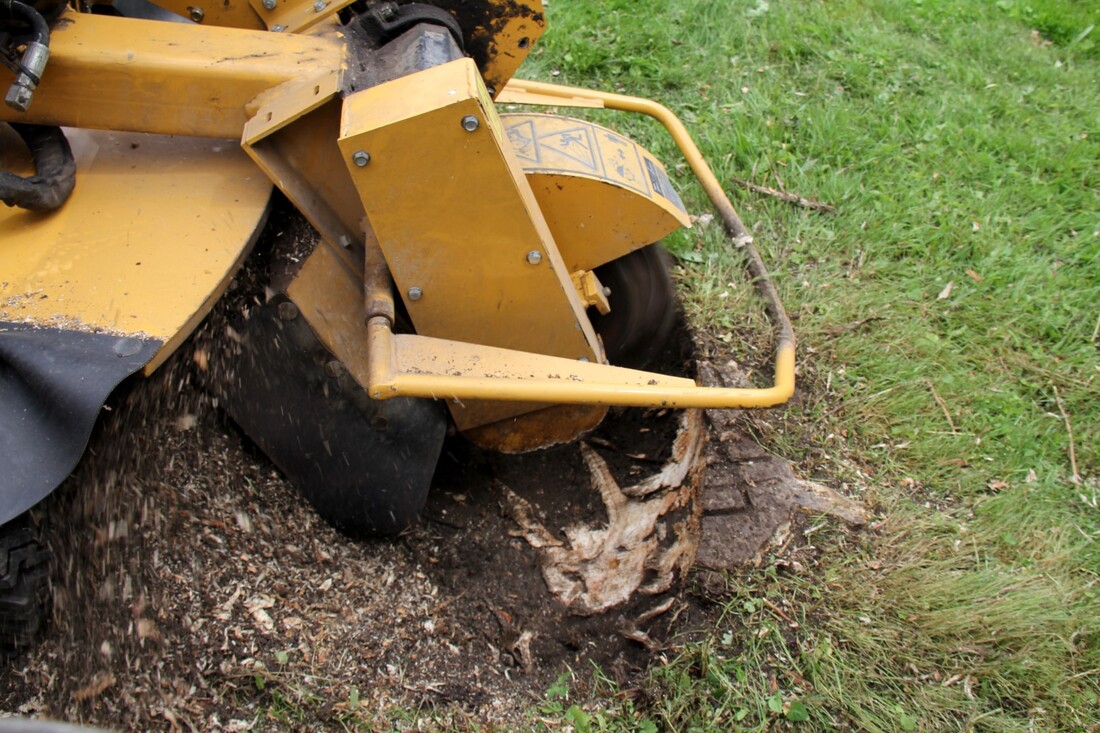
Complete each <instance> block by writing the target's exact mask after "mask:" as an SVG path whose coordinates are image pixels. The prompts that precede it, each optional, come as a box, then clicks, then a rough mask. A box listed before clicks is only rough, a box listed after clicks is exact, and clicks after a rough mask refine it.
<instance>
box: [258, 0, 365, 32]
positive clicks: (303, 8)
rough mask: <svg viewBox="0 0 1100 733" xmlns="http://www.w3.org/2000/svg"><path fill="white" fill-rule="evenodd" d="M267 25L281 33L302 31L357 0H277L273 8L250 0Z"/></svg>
mask: <svg viewBox="0 0 1100 733" xmlns="http://www.w3.org/2000/svg"><path fill="white" fill-rule="evenodd" d="M249 1H250V3H251V5H252V9H253V11H254V12H255V13H256V14H258V15H259V16H260V18H262V19H263V22H264V23H266V24H267V27H268V28H269V29H271V30H274V31H277V32H280V33H301V32H302V31H304V30H306V29H308V28H312V27H313V26H315V25H317V24H318V23H320V22H321V21H322V20H324V19H326V18H328V17H330V16H332V15H335V14H336V13H338V12H339V11H341V10H343V9H344V8H346V7H347V6H349V5H351V4H352V3H353V2H354V1H355V0H276V1H275V2H274V3H273V7H272V8H270V9H269V8H268V7H267V6H265V5H264V3H263V0H249Z"/></svg>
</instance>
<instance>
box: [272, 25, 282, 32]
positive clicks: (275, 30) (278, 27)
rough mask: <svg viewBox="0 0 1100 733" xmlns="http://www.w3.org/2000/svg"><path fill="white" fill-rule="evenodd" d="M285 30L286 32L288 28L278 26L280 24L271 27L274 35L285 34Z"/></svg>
mask: <svg viewBox="0 0 1100 733" xmlns="http://www.w3.org/2000/svg"><path fill="white" fill-rule="evenodd" d="M285 30H286V26H285V25H278V24H276V25H273V26H271V32H272V33H282V32H283V31H285Z"/></svg>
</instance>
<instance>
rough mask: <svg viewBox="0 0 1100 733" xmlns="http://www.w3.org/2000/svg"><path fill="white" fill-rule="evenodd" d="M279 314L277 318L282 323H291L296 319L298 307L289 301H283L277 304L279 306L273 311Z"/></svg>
mask: <svg viewBox="0 0 1100 733" xmlns="http://www.w3.org/2000/svg"><path fill="white" fill-rule="evenodd" d="M275 310H276V312H277V313H278V314H279V318H281V319H282V320H284V321H293V320H294V319H295V318H297V317H298V306H296V305H294V304H293V303H291V302H290V301H289V300H284V301H283V302H282V303H279V306H278V307H277V308H276V309H275Z"/></svg>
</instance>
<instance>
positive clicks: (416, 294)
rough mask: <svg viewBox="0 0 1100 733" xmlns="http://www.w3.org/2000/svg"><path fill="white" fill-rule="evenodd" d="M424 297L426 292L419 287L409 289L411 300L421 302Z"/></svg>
mask: <svg viewBox="0 0 1100 733" xmlns="http://www.w3.org/2000/svg"><path fill="white" fill-rule="evenodd" d="M423 297H424V291H423V290H421V289H420V288H418V287H415V286H414V287H411V288H409V300H420V299H421V298H423Z"/></svg>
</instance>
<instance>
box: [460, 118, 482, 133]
mask: <svg viewBox="0 0 1100 733" xmlns="http://www.w3.org/2000/svg"><path fill="white" fill-rule="evenodd" d="M479 127H481V120H479V119H478V118H477V115H466V116H465V117H463V118H462V129H463V130H465V131H466V132H473V131H474V130H476V129H477V128H479Z"/></svg>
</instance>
